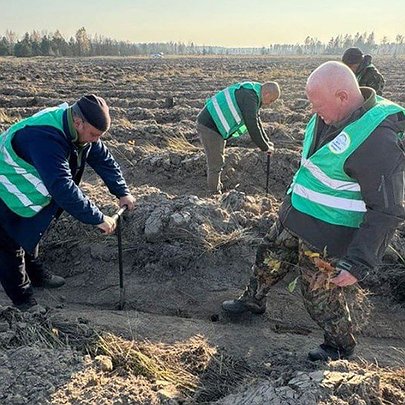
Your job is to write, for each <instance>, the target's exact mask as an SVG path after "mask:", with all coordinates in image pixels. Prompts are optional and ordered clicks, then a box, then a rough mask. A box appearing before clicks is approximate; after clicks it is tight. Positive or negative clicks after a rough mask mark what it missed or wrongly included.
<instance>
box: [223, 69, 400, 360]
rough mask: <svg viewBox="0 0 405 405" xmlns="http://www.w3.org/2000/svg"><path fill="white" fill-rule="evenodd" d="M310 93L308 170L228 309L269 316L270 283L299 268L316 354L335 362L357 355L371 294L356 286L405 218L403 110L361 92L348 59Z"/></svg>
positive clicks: (311, 81)
mask: <svg viewBox="0 0 405 405" xmlns="http://www.w3.org/2000/svg"><path fill="white" fill-rule="evenodd" d="M306 92H307V96H308V99H309V101H310V102H311V105H312V110H313V112H314V113H315V114H314V115H313V117H312V118H311V120H310V121H309V123H308V125H307V128H306V131H305V137H304V143H303V151H302V158H301V165H300V168H299V169H298V170H297V172H296V174H295V176H294V178H293V181H292V184H291V186H290V189H289V190H288V192H287V196H286V198H285V200H284V202H283V204H282V205H281V208H280V211H279V217H278V220H277V221H276V222H275V223H274V224H273V226H272V228H271V229H270V232H269V233H268V234H267V235H266V237H265V238H264V239H263V242H262V244H261V245H260V246H259V248H258V250H257V253H256V261H255V264H254V265H253V275H252V277H251V279H250V282H249V285H248V286H247V287H246V290H245V292H244V293H243V294H242V295H241V296H240V297H239V298H237V299H233V300H229V301H225V302H224V303H223V304H222V307H223V309H224V310H225V311H226V312H228V313H243V312H247V311H249V312H252V313H255V314H262V313H264V312H265V310H266V296H267V294H268V292H269V291H270V287H271V286H272V285H274V284H276V283H277V282H278V281H279V280H280V279H282V278H283V277H284V276H285V275H286V274H287V273H288V272H289V271H290V270H291V269H292V268H293V267H296V266H298V268H299V270H300V274H301V277H300V278H301V290H302V295H303V299H304V303H305V307H306V309H307V310H308V312H309V314H310V316H311V317H312V319H314V321H315V322H317V324H318V325H319V326H320V327H321V328H322V329H323V331H324V342H323V343H322V344H321V345H320V346H319V347H317V348H315V349H314V350H311V351H310V352H309V354H308V357H309V359H310V360H312V361H316V360H328V359H332V360H337V359H340V358H349V357H350V356H351V355H352V354H353V352H354V348H355V345H356V340H355V337H354V332H356V331H357V330H358V329H359V327H360V324H358V323H357V321H356V320H355V319H353V315H354V314H355V311H353V308H354V307H358V306H360V307H361V306H362V304H363V302H362V300H363V298H364V295H363V294H362V293H361V289H360V287H359V285H358V283H357V282H358V281H362V280H364V279H365V278H367V277H368V275H369V273H370V271H371V270H372V269H373V268H375V267H377V266H378V265H379V264H380V263H381V259H382V256H383V254H384V251H385V249H386V248H387V246H388V243H389V242H390V240H391V238H392V236H393V234H394V232H395V229H396V227H397V226H398V224H399V223H400V222H401V221H403V220H404V219H405V211H404V207H403V187H404V185H403V176H404V169H405V154H404V151H403V145H402V141H401V137H400V135H401V133H402V132H403V131H404V129H405V109H404V108H402V107H401V106H399V105H397V104H395V103H392V102H390V101H388V100H385V99H377V98H376V93H375V91H374V90H372V89H370V88H366V87H365V88H359V86H358V83H357V80H356V77H355V76H354V74H353V72H352V71H351V70H350V69H349V68H348V67H347V66H345V65H344V64H343V63H340V62H326V63H324V64H323V65H321V66H320V67H318V68H317V69H316V70H315V71H314V72H312V74H311V75H310V76H309V78H308V81H307V86H306ZM370 167H372V168H373V170H370Z"/></svg>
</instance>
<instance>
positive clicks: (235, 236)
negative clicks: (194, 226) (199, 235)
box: [202, 222, 254, 251]
mask: <svg viewBox="0 0 405 405" xmlns="http://www.w3.org/2000/svg"><path fill="white" fill-rule="evenodd" d="M202 231H203V233H204V234H205V235H204V239H203V240H202V242H203V245H204V247H205V248H206V249H207V250H208V251H213V250H216V249H218V248H220V247H225V246H231V245H234V244H236V243H238V242H242V241H243V242H245V243H250V242H252V241H253V240H254V237H253V235H252V233H251V232H249V230H248V229H246V228H242V227H238V228H236V229H235V230H233V231H232V232H229V233H223V232H218V231H217V230H216V229H215V228H214V227H213V225H212V224H211V223H210V222H207V223H204V224H203V225H202Z"/></svg>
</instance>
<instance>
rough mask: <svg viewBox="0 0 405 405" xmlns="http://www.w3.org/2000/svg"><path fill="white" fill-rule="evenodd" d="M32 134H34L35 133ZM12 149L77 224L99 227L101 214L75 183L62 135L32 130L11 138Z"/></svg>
mask: <svg viewBox="0 0 405 405" xmlns="http://www.w3.org/2000/svg"><path fill="white" fill-rule="evenodd" d="M34 131H35V132H34ZM13 143H15V148H16V149H17V150H18V149H20V150H23V152H24V159H25V160H27V161H28V162H29V163H31V164H32V165H33V166H34V167H35V168H36V170H37V171H38V174H39V176H40V177H41V179H42V181H43V183H44V185H45V187H46V188H47V190H48V191H49V194H50V195H51V196H52V198H53V200H54V201H55V202H56V204H57V205H58V206H59V207H60V208H62V209H64V210H65V211H67V212H68V213H69V214H70V215H72V216H73V217H75V218H76V219H77V220H79V221H80V222H83V223H85V224H91V225H98V224H100V223H102V222H103V214H102V212H101V211H100V210H99V209H98V208H97V207H96V206H95V205H94V203H92V202H91V201H90V200H89V199H88V198H87V197H86V196H85V195H84V194H83V192H82V191H81V189H80V188H79V187H78V186H77V185H76V184H75V183H74V181H73V178H72V173H71V170H70V166H69V162H68V158H69V152H70V148H69V145H68V143H67V141H66V139H65V138H64V135H63V134H62V133H59V132H58V131H57V130H56V129H53V128H51V127H37V128H35V130H34V129H33V128H32V127H31V128H30V129H29V132H28V130H26V129H24V130H22V131H19V133H17V134H16V135H15V136H14V139H13Z"/></svg>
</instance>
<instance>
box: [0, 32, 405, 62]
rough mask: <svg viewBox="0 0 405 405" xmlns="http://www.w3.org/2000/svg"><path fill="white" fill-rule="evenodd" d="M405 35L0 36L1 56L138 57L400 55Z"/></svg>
mask: <svg viewBox="0 0 405 405" xmlns="http://www.w3.org/2000/svg"><path fill="white" fill-rule="evenodd" d="M404 42H405V36H404V35H401V34H398V35H396V37H395V41H391V40H389V39H388V38H387V37H383V39H382V40H381V41H380V42H379V43H377V42H376V39H375V35H374V32H372V33H370V34H367V33H363V34H361V33H359V32H358V33H356V34H355V35H350V34H346V35H338V36H336V37H332V38H331V39H330V40H329V42H328V43H322V42H321V41H319V40H318V39H317V38H312V37H310V36H308V37H306V38H305V41H304V43H302V44H272V45H269V46H268V47H262V48H227V47H219V46H204V45H195V44H194V43H193V42H191V43H189V44H184V43H182V42H165V43H130V42H126V41H117V40H114V39H111V38H105V37H103V36H101V35H94V36H90V35H88V33H87V31H86V29H85V28H84V27H82V28H80V29H78V30H77V31H76V34H75V35H74V36H72V37H70V38H69V39H65V38H64V37H63V35H62V34H61V33H60V31H56V32H54V33H46V32H45V33H40V32H38V31H32V32H31V33H28V32H26V33H25V34H24V36H23V37H22V38H18V37H17V35H16V33H15V32H13V31H11V30H7V31H6V32H5V34H4V35H3V36H2V37H1V39H0V56H17V57H30V56H66V57H72V56H136V55H153V54H158V53H162V54H165V55H322V54H327V55H340V54H341V53H343V51H344V50H345V49H347V48H350V47H353V46H356V47H359V48H361V49H362V50H363V51H364V52H366V53H373V54H377V55H392V56H399V55H404V54H405V43H404Z"/></svg>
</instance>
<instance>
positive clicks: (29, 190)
mask: <svg viewBox="0 0 405 405" xmlns="http://www.w3.org/2000/svg"><path fill="white" fill-rule="evenodd" d="M67 107H68V105H67V104H63V105H61V106H59V107H54V108H47V109H45V110H42V111H40V112H38V113H37V114H35V115H33V116H32V117H29V118H26V119H23V120H21V121H19V122H17V123H16V124H14V125H12V126H11V127H10V128H9V129H8V130H7V131H6V132H4V133H3V134H1V135H0V172H1V176H0V198H1V199H2V200H3V201H4V203H5V204H6V205H7V207H8V208H9V209H10V210H11V211H13V212H14V213H16V214H17V215H19V216H21V217H28V218H29V217H33V216H34V215H36V214H37V213H38V212H39V211H41V209H42V208H44V207H45V206H46V205H48V204H49V203H50V201H51V196H50V194H49V192H48V190H47V189H46V187H45V185H44V184H43V182H42V180H41V178H40V176H39V174H38V172H37V170H36V169H35V167H34V166H32V165H30V164H29V163H28V162H26V161H25V160H23V159H21V158H20V157H19V156H18V155H17V153H16V152H15V151H14V149H13V145H12V139H13V137H14V135H15V134H16V132H17V131H19V130H20V129H22V128H24V127H26V126H43V125H46V126H52V127H55V128H57V129H59V130H60V131H62V132H63V113H64V111H65V110H66V109H67Z"/></svg>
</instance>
